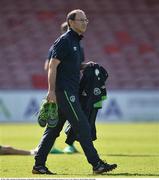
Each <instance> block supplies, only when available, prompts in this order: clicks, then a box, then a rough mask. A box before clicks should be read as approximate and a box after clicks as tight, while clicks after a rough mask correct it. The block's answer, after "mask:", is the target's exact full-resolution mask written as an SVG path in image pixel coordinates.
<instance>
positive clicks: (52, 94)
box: [46, 91, 56, 103]
mask: <svg viewBox="0 0 159 180" xmlns="http://www.w3.org/2000/svg"><path fill="white" fill-rule="evenodd" d="M46 99H47V101H48V102H54V103H56V95H55V91H48V93H47V97H46Z"/></svg>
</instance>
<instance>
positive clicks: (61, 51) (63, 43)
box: [51, 38, 68, 61]
mask: <svg viewBox="0 0 159 180" xmlns="http://www.w3.org/2000/svg"><path fill="white" fill-rule="evenodd" d="M67 53H68V45H67V39H65V38H59V39H57V40H56V41H55V43H54V46H53V49H52V54H51V58H57V59H59V60H60V61H63V60H64V59H65V57H66V55H67Z"/></svg>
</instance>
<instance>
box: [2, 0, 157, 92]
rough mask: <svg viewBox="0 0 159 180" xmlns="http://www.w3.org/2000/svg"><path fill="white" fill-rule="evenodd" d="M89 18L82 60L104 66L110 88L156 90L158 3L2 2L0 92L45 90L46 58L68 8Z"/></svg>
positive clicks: (88, 0) (109, 0) (110, 0)
mask: <svg viewBox="0 0 159 180" xmlns="http://www.w3.org/2000/svg"><path fill="white" fill-rule="evenodd" d="M76 8H81V9H83V10H85V11H86V12H87V14H88V18H89V19H90V23H89V26H88V31H87V32H86V34H85V41H84V46H85V47H87V49H86V60H87V59H88V60H94V61H97V62H98V63H100V64H101V65H103V66H104V67H105V68H106V69H107V70H108V73H109V81H108V84H107V87H108V88H109V89H159V24H158V22H159V2H158V1H156V0H151V1H150V0H140V1H138V0H133V1H131V0H122V1H116V0H100V1H96V0H86V1H77V0H67V1H65V0H58V1H50V0H34V1H32V0H24V1H21V0H1V1H0V16H1V19H0V27H1V33H0V49H1V50H0V89H45V88H47V83H46V82H44V81H46V79H47V74H46V72H44V70H43V65H44V60H45V58H46V55H47V52H48V49H49V47H50V45H51V44H52V42H53V41H54V40H55V39H56V38H57V36H58V35H59V27H60V24H61V23H62V22H63V21H64V20H65V19H64V17H65V15H66V14H67V13H68V12H69V11H70V10H72V9H76Z"/></svg>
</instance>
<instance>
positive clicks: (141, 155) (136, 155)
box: [101, 154, 159, 157]
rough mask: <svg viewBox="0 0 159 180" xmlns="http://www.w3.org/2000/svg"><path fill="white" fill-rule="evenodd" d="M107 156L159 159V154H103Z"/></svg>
mask: <svg viewBox="0 0 159 180" xmlns="http://www.w3.org/2000/svg"><path fill="white" fill-rule="evenodd" d="M101 155H105V156H121V157H122V156H123V157H159V154H101Z"/></svg>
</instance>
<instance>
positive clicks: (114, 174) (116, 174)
mask: <svg viewBox="0 0 159 180" xmlns="http://www.w3.org/2000/svg"><path fill="white" fill-rule="evenodd" d="M56 175H59V176H61V175H62V176H71V175H72V176H83V177H87V176H88V177H97V176H102V177H103V176H127V177H131V176H132V177H134V176H136V177H137V176H145V177H152V176H155V177H159V174H142V173H103V174H96V175H93V174H87V175H86V176H84V174H83V173H82V174H80V173H74V174H71V175H70V174H67V173H63V174H56Z"/></svg>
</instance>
